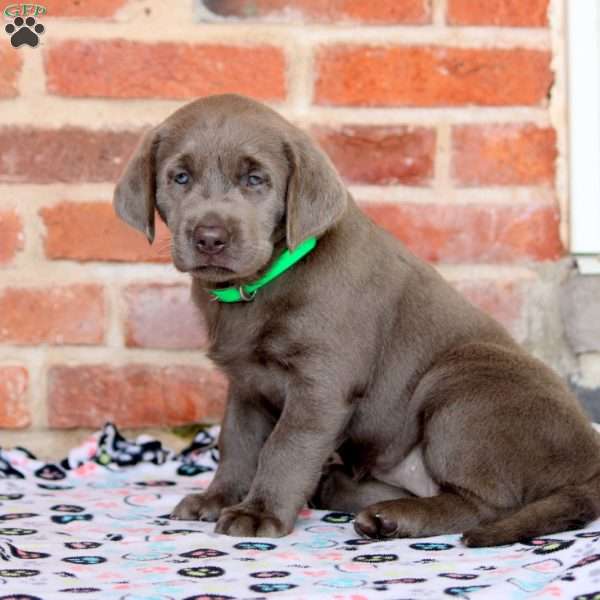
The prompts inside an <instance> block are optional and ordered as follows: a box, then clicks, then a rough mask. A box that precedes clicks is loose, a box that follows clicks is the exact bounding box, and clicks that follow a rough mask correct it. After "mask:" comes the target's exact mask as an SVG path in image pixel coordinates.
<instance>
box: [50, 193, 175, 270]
mask: <svg viewBox="0 0 600 600" xmlns="http://www.w3.org/2000/svg"><path fill="white" fill-rule="evenodd" d="M40 214H41V216H42V219H43V221H44V225H45V226H46V237H45V239H44V248H45V251H46V256H47V257H48V258H52V259H69V260H78V261H82V262H85V261H91V260H100V261H105V260H109V261H130V262H132V261H141V262H163V263H166V262H170V260H171V255H170V251H169V246H170V241H169V240H170V234H169V232H168V230H167V228H166V226H165V225H164V223H163V222H162V221H161V220H160V219H159V218H158V216H157V217H156V240H155V241H154V244H153V245H152V246H151V245H150V244H148V241H147V240H146V237H145V236H144V235H143V234H142V233H140V232H139V231H137V230H135V229H133V228H131V227H130V226H129V225H127V224H126V223H124V222H123V221H121V220H120V219H119V218H118V217H117V216H116V215H115V212H114V210H113V207H112V205H111V204H110V203H108V202H62V203H60V204H57V205H55V206H51V207H48V208H43V209H41V210H40Z"/></svg>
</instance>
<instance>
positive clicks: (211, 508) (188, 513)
mask: <svg viewBox="0 0 600 600" xmlns="http://www.w3.org/2000/svg"><path fill="white" fill-rule="evenodd" d="M226 506H227V503H226V500H225V498H224V497H223V496H222V495H221V494H211V493H208V492H206V493H204V494H189V495H188V496H186V497H185V498H183V500H181V501H180V502H179V504H178V505H177V506H176V507H175V508H174V509H173V512H172V513H171V515H170V517H171V519H179V520H181V521H216V520H217V519H218V518H219V515H220V514H221V511H222V510H223V509H224V508H225V507H226Z"/></svg>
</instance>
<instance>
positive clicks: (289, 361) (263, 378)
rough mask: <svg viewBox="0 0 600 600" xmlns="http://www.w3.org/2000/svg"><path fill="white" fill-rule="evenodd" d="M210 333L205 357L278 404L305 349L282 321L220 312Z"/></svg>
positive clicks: (230, 375)
mask: <svg viewBox="0 0 600 600" xmlns="http://www.w3.org/2000/svg"><path fill="white" fill-rule="evenodd" d="M235 316H236V317H237V316H238V315H235ZM251 316H252V315H248V317H251ZM212 334H213V335H212V336H211V337H212V340H211V347H210V350H209V356H210V358H211V359H212V360H214V361H215V363H216V364H217V365H219V366H220V367H221V368H222V369H223V370H224V371H225V372H226V373H227V375H228V376H229V378H230V379H232V380H236V381H237V382H239V383H240V384H243V385H244V387H245V388H246V389H248V388H249V387H251V388H253V389H254V390H255V391H256V392H257V393H258V394H260V395H262V396H265V397H267V398H268V400H269V402H272V403H274V404H275V405H282V403H283V399H284V390H285V387H286V385H287V382H288V380H289V377H290V376H291V375H292V374H293V373H294V372H295V369H296V367H297V363H298V359H299V358H300V357H301V355H302V353H303V352H304V351H305V349H304V347H301V346H302V345H300V344H298V343H295V342H294V341H293V339H292V337H291V336H290V332H289V330H288V328H287V327H286V326H285V324H284V323H283V322H282V320H280V319H277V317H273V318H271V319H256V318H247V319H240V318H235V319H230V318H227V315H221V318H220V319H219V321H218V322H216V323H215V326H214V328H213V331H212Z"/></svg>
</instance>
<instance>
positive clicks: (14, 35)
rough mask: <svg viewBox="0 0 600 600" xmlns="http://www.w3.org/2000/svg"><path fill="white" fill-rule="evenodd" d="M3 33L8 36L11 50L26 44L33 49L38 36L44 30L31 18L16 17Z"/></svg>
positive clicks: (38, 39) (37, 41)
mask: <svg viewBox="0 0 600 600" xmlns="http://www.w3.org/2000/svg"><path fill="white" fill-rule="evenodd" d="M4 31H6V33H7V34H8V35H10V43H11V44H12V46H13V48H18V47H19V46H22V45H23V44H27V45H28V46H31V47H32V48H35V47H36V46H37V45H38V44H39V41H40V37H39V36H40V35H41V34H42V33H44V31H45V28H44V26H43V25H42V24H41V23H36V22H35V19H34V18H33V17H27V19H25V20H23V17H16V18H15V19H14V21H13V22H12V23H9V24H8V25H7V26H6V27H5V28H4Z"/></svg>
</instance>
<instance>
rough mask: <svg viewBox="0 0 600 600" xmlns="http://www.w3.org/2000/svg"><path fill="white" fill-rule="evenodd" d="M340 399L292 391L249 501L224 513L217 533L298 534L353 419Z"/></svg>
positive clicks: (299, 388) (323, 393)
mask: <svg viewBox="0 0 600 600" xmlns="http://www.w3.org/2000/svg"><path fill="white" fill-rule="evenodd" d="M317 370H318V369H317ZM309 372H311V371H310V370H309ZM332 379H334V378H332ZM324 380H325V381H327V378H324ZM323 398H327V400H326V401H324V400H323ZM334 398H335V396H334V393H333V392H332V391H331V390H328V389H320V390H319V392H317V391H316V390H315V388H314V387H313V386H307V385H302V383H301V382H298V383H297V385H295V386H290V393H289V396H288V397H287V398H286V403H285V407H284V409H283V412H282V414H281V416H280V418H279V421H278V422H277V425H276V426H275V428H274V429H273V432H272V433H271V435H270V436H269V439H268V440H267V441H266V443H265V445H264V447H263V449H262V451H261V453H260V460H259V463H258V469H257V472H256V477H255V478H254V481H253V483H252V487H251V488H250V491H249V492H248V495H247V496H246V498H245V499H244V500H243V502H241V503H240V504H237V505H236V506H232V507H230V508H226V509H224V510H223V511H222V512H221V516H220V517H219V520H218V522H217V526H216V528H215V531H216V532H217V533H225V534H228V535H236V536H242V537H247V536H260V537H278V536H282V535H286V534H288V533H290V531H292V529H293V527H294V522H295V520H296V517H297V515H298V512H299V510H300V509H301V508H302V506H303V505H304V504H305V502H306V501H307V500H308V499H309V498H310V496H311V495H312V493H313V491H314V490H315V488H316V486H317V483H318V481H319V476H320V474H321V469H322V467H323V464H324V463H325V461H326V460H327V457H329V456H331V454H332V453H333V451H334V450H335V447H336V444H337V443H338V439H339V435H340V433H341V431H342V430H343V428H344V426H345V425H346V423H347V422H348V419H349V418H350V415H351V411H352V407H351V406H349V403H347V402H345V400H344V399H343V398H338V399H334Z"/></svg>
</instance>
